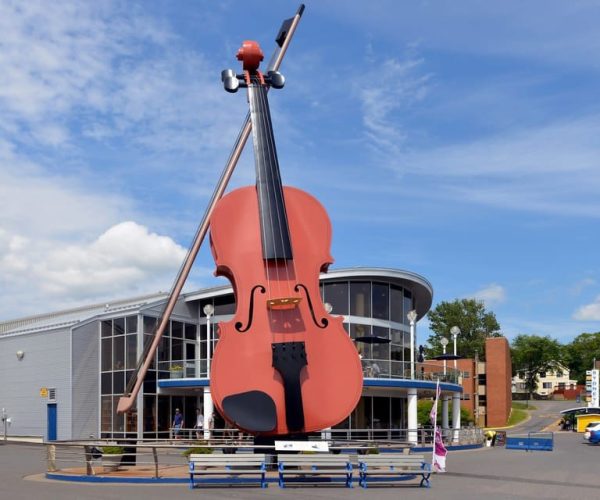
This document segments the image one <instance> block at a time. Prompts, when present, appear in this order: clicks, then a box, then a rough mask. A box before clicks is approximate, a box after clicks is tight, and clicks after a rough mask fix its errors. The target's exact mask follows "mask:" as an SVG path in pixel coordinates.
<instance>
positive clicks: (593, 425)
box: [583, 422, 600, 443]
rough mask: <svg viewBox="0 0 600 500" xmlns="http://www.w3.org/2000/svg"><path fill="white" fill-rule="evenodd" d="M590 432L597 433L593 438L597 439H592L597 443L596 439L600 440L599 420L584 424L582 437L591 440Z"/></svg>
mask: <svg viewBox="0 0 600 500" xmlns="http://www.w3.org/2000/svg"><path fill="white" fill-rule="evenodd" d="M592 433H594V434H597V437H596V436H594V439H597V441H593V442H595V443H597V442H598V441H600V422H590V423H589V424H587V425H586V426H585V432H584V434H583V439H585V440H586V441H590V442H592V441H591V439H592Z"/></svg>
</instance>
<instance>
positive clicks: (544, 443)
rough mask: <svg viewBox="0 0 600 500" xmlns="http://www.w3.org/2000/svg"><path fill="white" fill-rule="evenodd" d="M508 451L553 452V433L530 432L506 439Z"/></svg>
mask: <svg viewBox="0 0 600 500" xmlns="http://www.w3.org/2000/svg"><path fill="white" fill-rule="evenodd" d="M506 449H507V450H525V451H553V450H554V433H553V432H529V433H528V434H526V435H525V434H523V435H517V436H509V437H507V438H506Z"/></svg>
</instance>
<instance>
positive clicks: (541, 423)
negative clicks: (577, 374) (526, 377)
mask: <svg viewBox="0 0 600 500" xmlns="http://www.w3.org/2000/svg"><path fill="white" fill-rule="evenodd" d="M530 404H531V405H532V406H534V407H535V409H534V410H531V411H530V412H529V413H530V417H531V418H530V419H529V420H526V421H525V422H523V423H521V424H519V425H516V426H514V427H512V428H510V429H508V430H507V434H508V435H511V434H526V433H528V432H540V431H542V430H544V429H545V428H546V427H548V426H549V425H551V424H553V423H555V422H556V421H557V420H559V419H560V418H561V414H560V412H561V410H566V409H568V408H574V407H576V406H579V405H578V404H577V403H575V402H574V401H535V400H534V401H530ZM598 498H600V494H599V495H598Z"/></svg>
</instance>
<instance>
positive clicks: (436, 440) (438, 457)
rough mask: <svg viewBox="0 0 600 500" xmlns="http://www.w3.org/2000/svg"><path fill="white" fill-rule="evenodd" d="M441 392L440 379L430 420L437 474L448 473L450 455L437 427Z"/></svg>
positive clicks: (434, 464) (433, 461)
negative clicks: (447, 456) (447, 463)
mask: <svg viewBox="0 0 600 500" xmlns="http://www.w3.org/2000/svg"><path fill="white" fill-rule="evenodd" d="M441 392H442V391H441V389H440V380H439V379H438V381H437V387H436V390H435V401H434V402H433V406H432V407H431V412H429V420H430V421H431V425H432V426H433V428H434V433H433V446H432V447H433V455H432V457H431V469H432V470H433V471H435V472H446V455H447V454H448V451H447V450H446V447H445V446H444V440H443V439H442V429H440V427H439V426H438V425H437V406H438V401H439V399H440V394H441Z"/></svg>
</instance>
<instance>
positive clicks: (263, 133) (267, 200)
mask: <svg viewBox="0 0 600 500" xmlns="http://www.w3.org/2000/svg"><path fill="white" fill-rule="evenodd" d="M248 101H249V103H250V117H251V120H252V139H253V142H254V162H255V166H256V191H257V195H258V208H259V215H260V225H261V238H262V252H263V258H264V259H265V260H291V259H292V245H291V243H290V232H289V228H288V221H287V214H286V210H285V201H284V198H283V186H282V184H281V175H280V173H279V161H278V160H277V150H276V148H275V138H274V136H273V127H272V124H271V112H270V110H269V102H268V100H267V89H266V87H265V86H263V85H261V84H260V83H258V82H256V83H254V79H253V83H252V84H251V85H249V86H248Z"/></svg>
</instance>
